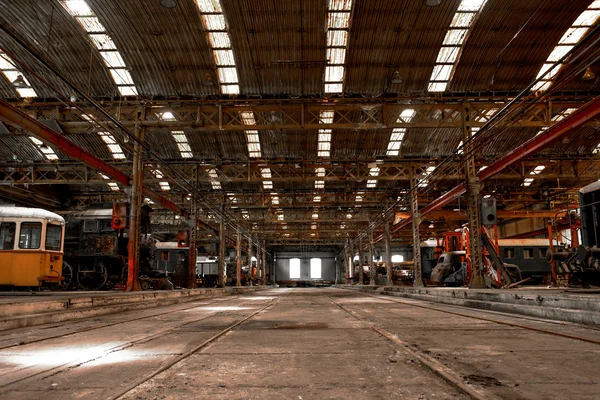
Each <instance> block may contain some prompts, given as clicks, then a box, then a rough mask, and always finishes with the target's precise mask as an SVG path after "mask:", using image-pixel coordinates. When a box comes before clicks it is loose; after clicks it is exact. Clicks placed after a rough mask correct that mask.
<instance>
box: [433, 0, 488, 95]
mask: <svg viewBox="0 0 600 400" xmlns="http://www.w3.org/2000/svg"><path fill="white" fill-rule="evenodd" d="M486 1H487V0H462V1H461V3H460V5H459V6H458V11H457V12H456V14H454V17H453V18H452V22H451V23H450V27H449V29H448V32H447V33H446V36H445V37H444V41H443V42H442V47H441V48H440V52H439V53H438V56H437V59H436V65H435V66H434V68H433V72H432V74H431V78H430V79H429V84H428V85H427V90H429V91H430V92H445V91H446V89H447V88H448V83H449V82H450V80H451V79H452V75H453V74H454V70H455V68H456V65H457V64H458V62H459V61H460V57H459V55H460V50H461V48H462V46H463V45H464V42H465V39H466V37H467V35H468V33H469V30H470V29H471V28H472V27H473V24H474V22H475V19H476V18H477V15H478V13H479V12H480V11H481V9H482V8H483V6H484V5H485V3H486Z"/></svg>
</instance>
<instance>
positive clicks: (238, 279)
mask: <svg viewBox="0 0 600 400" xmlns="http://www.w3.org/2000/svg"><path fill="white" fill-rule="evenodd" d="M235 247H236V249H237V260H236V261H237V264H236V267H235V286H242V232H241V231H238V233H237V239H236V243H235Z"/></svg>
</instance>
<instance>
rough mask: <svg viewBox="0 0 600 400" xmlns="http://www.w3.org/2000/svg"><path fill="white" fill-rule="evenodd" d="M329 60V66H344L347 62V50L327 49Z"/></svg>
mask: <svg viewBox="0 0 600 400" xmlns="http://www.w3.org/2000/svg"><path fill="white" fill-rule="evenodd" d="M327 60H329V64H344V63H345V62H346V49H345V48H335V47H329V48H327Z"/></svg>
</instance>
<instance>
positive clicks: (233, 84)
mask: <svg viewBox="0 0 600 400" xmlns="http://www.w3.org/2000/svg"><path fill="white" fill-rule="evenodd" d="M196 4H197V6H198V10H199V11H200V13H201V17H202V24H203V25H204V30H205V31H206V33H207V36H208V43H209V44H210V47H211V48H212V52H213V58H214V60H215V65H216V66H217V76H218V77H219V83H220V90H221V93H222V94H233V95H235V94H239V93H240V86H239V78H238V73H237V69H236V64H235V57H234V53H233V49H232V48H231V38H230V36H229V32H228V31H227V24H226V21H225V16H224V14H223V9H222V6H221V3H220V1H219V0H196Z"/></svg>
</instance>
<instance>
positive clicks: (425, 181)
mask: <svg viewBox="0 0 600 400" xmlns="http://www.w3.org/2000/svg"><path fill="white" fill-rule="evenodd" d="M433 171H435V167H434V166H431V167H427V169H426V170H425V172H424V173H423V177H422V178H421V180H420V181H419V184H418V185H417V186H418V187H427V186H428V185H429V180H428V179H427V178H428V177H429V175H431V173H432V172H433Z"/></svg>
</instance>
